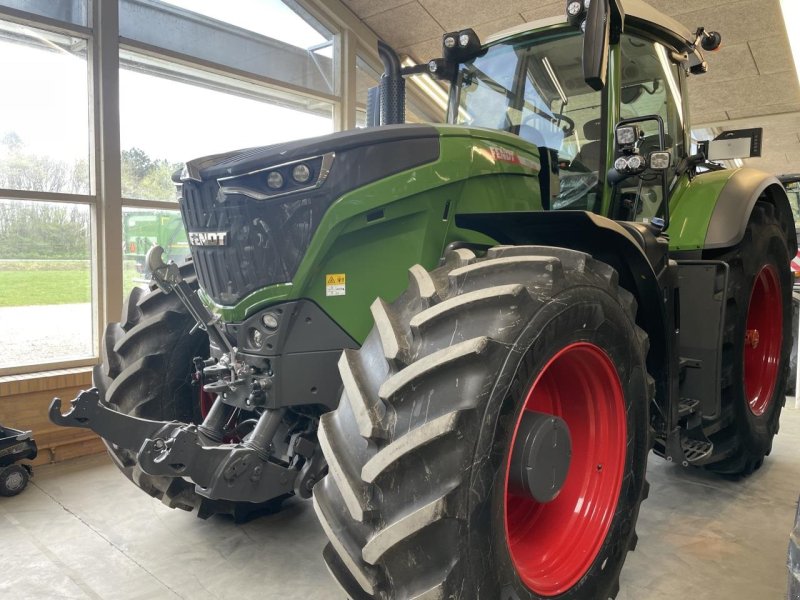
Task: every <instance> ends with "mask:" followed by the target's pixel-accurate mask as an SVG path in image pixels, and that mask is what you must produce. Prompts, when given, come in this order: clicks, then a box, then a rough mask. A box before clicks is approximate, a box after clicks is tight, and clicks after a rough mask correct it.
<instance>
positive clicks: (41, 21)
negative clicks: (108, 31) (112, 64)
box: [0, 0, 101, 38]
mask: <svg viewBox="0 0 800 600" xmlns="http://www.w3.org/2000/svg"><path fill="white" fill-rule="evenodd" d="M100 1H101V0H95V3H98V4H99V3H100ZM0 19H3V20H4V21H10V22H12V23H16V24H18V25H25V26H28V27H36V28H38V29H45V30H47V31H52V32H54V33H60V34H63V35H71V36H75V37H82V38H88V37H89V36H91V35H92V30H91V29H90V28H89V27H84V26H83V25H75V24H74V23H67V22H66V21H59V20H57V19H51V18H50V17H45V16H42V15H36V14H33V13H29V12H25V11H24V10H18V9H16V8H10V7H8V6H3V7H0Z"/></svg>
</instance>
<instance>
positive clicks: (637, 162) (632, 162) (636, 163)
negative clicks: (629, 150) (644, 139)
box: [628, 154, 644, 171]
mask: <svg viewBox="0 0 800 600" xmlns="http://www.w3.org/2000/svg"><path fill="white" fill-rule="evenodd" d="M642 167H644V157H642V156H641V155H639V154H634V155H633V156H631V157H630V158H629V159H628V168H629V169H633V170H634V171H638V170H639V169H641V168H642Z"/></svg>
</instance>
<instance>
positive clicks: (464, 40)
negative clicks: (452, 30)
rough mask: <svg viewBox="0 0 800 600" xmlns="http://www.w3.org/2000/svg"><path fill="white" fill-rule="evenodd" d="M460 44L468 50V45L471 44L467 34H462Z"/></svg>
mask: <svg viewBox="0 0 800 600" xmlns="http://www.w3.org/2000/svg"><path fill="white" fill-rule="evenodd" d="M458 43H459V44H461V46H462V47H464V48H466V47H467V44H469V36H468V35H467V34H466V33H462V34H461V35H460V36H458Z"/></svg>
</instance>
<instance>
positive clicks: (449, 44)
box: [444, 35, 456, 48]
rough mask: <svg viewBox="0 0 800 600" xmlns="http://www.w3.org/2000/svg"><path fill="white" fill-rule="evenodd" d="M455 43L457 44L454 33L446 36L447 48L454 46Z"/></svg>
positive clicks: (445, 44) (445, 45) (445, 43)
mask: <svg viewBox="0 0 800 600" xmlns="http://www.w3.org/2000/svg"><path fill="white" fill-rule="evenodd" d="M455 45H456V38H454V37H453V36H452V35H448V36H447V37H446V38H444V47H445V48H453V47H454V46H455Z"/></svg>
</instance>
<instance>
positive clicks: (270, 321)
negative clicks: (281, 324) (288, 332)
mask: <svg viewBox="0 0 800 600" xmlns="http://www.w3.org/2000/svg"><path fill="white" fill-rule="evenodd" d="M261 322H262V323H263V324H264V327H266V328H267V329H277V328H278V317H276V316H275V315H274V314H273V313H271V312H268V313H266V314H264V315H263V316H262V317H261Z"/></svg>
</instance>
